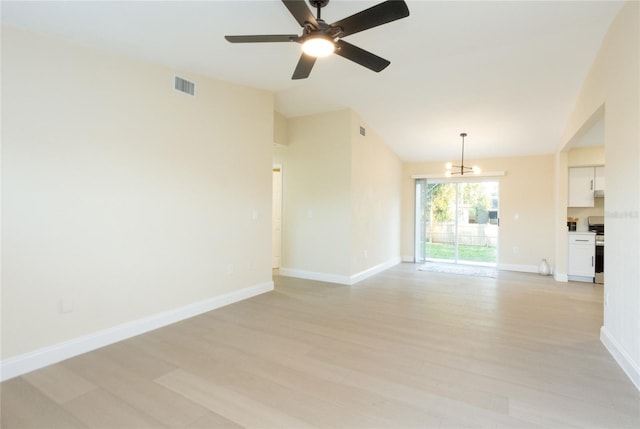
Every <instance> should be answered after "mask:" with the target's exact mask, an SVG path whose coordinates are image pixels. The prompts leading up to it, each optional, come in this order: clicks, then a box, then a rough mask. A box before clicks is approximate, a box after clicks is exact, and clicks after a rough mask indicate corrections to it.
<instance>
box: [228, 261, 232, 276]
mask: <svg viewBox="0 0 640 429" xmlns="http://www.w3.org/2000/svg"><path fill="white" fill-rule="evenodd" d="M227 274H229V275H231V274H233V264H227Z"/></svg>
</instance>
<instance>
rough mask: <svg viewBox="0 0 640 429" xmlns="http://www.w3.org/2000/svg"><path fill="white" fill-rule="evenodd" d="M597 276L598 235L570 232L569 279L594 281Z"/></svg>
mask: <svg viewBox="0 0 640 429" xmlns="http://www.w3.org/2000/svg"><path fill="white" fill-rule="evenodd" d="M595 276H596V235H595V233H593V232H570V233H569V270H568V277H569V280H572V281H579V282H587V283H593V281H594V279H595Z"/></svg>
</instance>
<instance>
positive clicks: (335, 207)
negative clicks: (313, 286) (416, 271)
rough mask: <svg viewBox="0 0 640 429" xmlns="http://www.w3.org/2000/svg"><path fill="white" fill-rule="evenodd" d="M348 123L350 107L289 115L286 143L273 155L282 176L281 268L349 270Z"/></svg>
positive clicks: (308, 272) (347, 272) (339, 272)
mask: <svg viewBox="0 0 640 429" xmlns="http://www.w3.org/2000/svg"><path fill="white" fill-rule="evenodd" d="M350 127H351V114H350V111H349V110H339V111H335V112H328V113H323V114H319V115H313V116H301V117H296V118H290V119H288V128H287V135H288V145H287V146H284V147H278V148H276V156H275V157H274V163H276V164H281V165H282V181H283V191H282V193H283V206H282V264H281V270H280V271H281V273H287V272H289V273H291V272H292V271H291V270H294V271H295V272H296V273H298V274H302V275H307V276H312V275H313V273H317V274H325V275H332V276H336V277H337V278H344V277H348V276H349V275H350V260H351V257H350V255H351V253H350V252H351V239H350V237H351V232H350V231H351V189H350V181H351V134H350ZM288 270H289V271H288Z"/></svg>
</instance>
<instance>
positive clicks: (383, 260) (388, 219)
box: [351, 112, 402, 275]
mask: <svg viewBox="0 0 640 429" xmlns="http://www.w3.org/2000/svg"><path fill="white" fill-rule="evenodd" d="M360 126H362V127H364V129H365V130H366V131H365V135H364V136H362V135H361V134H360ZM401 195H402V161H400V158H398V156H397V155H396V154H395V153H393V152H392V151H391V149H389V147H388V146H387V145H385V144H384V141H383V140H382V139H381V138H380V137H379V136H378V135H377V134H376V133H375V131H374V129H373V128H371V127H369V126H368V125H367V124H366V123H364V121H363V120H362V118H360V117H359V116H358V115H357V114H356V113H355V112H352V120H351V196H352V197H351V198H352V217H353V222H352V228H351V240H352V245H351V274H352V275H357V274H358V273H362V272H365V271H367V270H369V269H371V268H372V267H380V266H387V265H391V264H393V263H394V261H395V262H399V261H400V230H401V225H400V220H401V204H400V203H401V201H400V196H401Z"/></svg>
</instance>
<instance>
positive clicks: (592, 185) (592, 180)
mask: <svg viewBox="0 0 640 429" xmlns="http://www.w3.org/2000/svg"><path fill="white" fill-rule="evenodd" d="M591 190H592V191H593V179H591Z"/></svg>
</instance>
